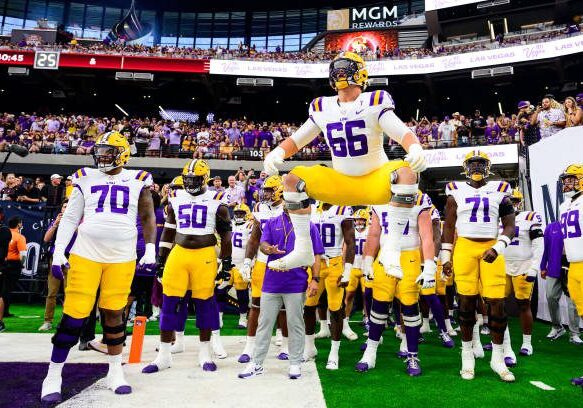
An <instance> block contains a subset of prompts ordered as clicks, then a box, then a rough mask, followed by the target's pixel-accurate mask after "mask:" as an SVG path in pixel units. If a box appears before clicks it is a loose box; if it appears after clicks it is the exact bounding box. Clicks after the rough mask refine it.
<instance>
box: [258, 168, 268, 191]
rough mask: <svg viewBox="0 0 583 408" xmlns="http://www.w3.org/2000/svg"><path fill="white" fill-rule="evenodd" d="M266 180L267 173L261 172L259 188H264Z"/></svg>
mask: <svg viewBox="0 0 583 408" xmlns="http://www.w3.org/2000/svg"><path fill="white" fill-rule="evenodd" d="M266 178H267V173H266V172H264V171H261V173H259V178H258V179H257V187H259V188H261V187H263V183H264V182H265V179H266Z"/></svg>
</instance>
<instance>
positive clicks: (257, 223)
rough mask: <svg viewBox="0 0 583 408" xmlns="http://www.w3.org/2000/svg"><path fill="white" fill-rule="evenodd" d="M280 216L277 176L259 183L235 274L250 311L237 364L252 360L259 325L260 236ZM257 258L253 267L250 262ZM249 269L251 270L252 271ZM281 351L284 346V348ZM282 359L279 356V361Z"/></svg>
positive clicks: (280, 183)
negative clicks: (247, 287) (246, 291)
mask: <svg viewBox="0 0 583 408" xmlns="http://www.w3.org/2000/svg"><path fill="white" fill-rule="evenodd" d="M282 212H283V181H282V179H281V177H280V176H277V175H274V176H269V177H267V178H266V179H265V181H264V182H263V186H262V189H261V200H260V202H259V203H257V204H256V205H255V208H254V211H253V213H252V214H253V218H254V222H253V230H252V231H251V236H250V237H249V241H248V243H247V248H246V249H245V259H244V260H243V265H241V267H240V269H239V271H240V272H241V276H242V277H243V279H245V280H246V281H247V282H249V281H251V309H250V310H249V320H248V322H247V340H246V342H245V348H244V349H243V352H242V353H241V355H240V356H239V359H238V361H239V363H248V362H250V361H251V358H252V357H253V350H254V348H255V334H256V333H257V325H258V323H259V311H260V307H261V287H262V286H263V278H264V277H265V268H266V267H267V255H265V254H264V253H263V252H261V251H259V243H260V241H261V232H262V229H263V226H264V225H265V223H266V222H267V221H268V220H269V219H270V218H273V217H277V216H278V215H280V214H281V213H282ZM256 256H257V259H256V261H255V265H253V259H254V258H255V257H256ZM252 269H253V270H252ZM283 348H284V350H283V351H285V345H284V347H283ZM283 357H284V356H283V355H282V358H283Z"/></svg>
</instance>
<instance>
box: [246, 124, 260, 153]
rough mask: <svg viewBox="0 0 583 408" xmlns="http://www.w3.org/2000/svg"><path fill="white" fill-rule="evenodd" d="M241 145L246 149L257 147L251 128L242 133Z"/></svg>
mask: <svg viewBox="0 0 583 408" xmlns="http://www.w3.org/2000/svg"><path fill="white" fill-rule="evenodd" d="M243 145H244V146H245V147H246V148H248V149H251V148H253V147H257V135H256V133H255V130H253V128H252V127H251V126H250V127H249V128H248V129H247V130H246V131H245V133H243Z"/></svg>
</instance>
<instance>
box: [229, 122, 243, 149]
mask: <svg viewBox="0 0 583 408" xmlns="http://www.w3.org/2000/svg"><path fill="white" fill-rule="evenodd" d="M227 136H228V137H229V140H230V141H231V144H235V143H241V131H240V130H239V126H238V124H237V121H236V120H234V121H233V122H232V123H231V127H230V128H229V129H228V130H227Z"/></svg>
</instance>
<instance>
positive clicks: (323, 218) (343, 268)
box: [304, 203, 354, 370]
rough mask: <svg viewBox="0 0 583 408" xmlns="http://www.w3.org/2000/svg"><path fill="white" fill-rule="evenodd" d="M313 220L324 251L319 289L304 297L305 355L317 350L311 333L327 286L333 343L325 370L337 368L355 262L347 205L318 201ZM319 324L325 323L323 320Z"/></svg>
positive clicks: (350, 211)
mask: <svg viewBox="0 0 583 408" xmlns="http://www.w3.org/2000/svg"><path fill="white" fill-rule="evenodd" d="M312 222H313V223H314V225H316V227H317V228H318V231H319V232H320V237H321V238H322V243H323V244H324V255H323V256H322V260H321V262H320V279H319V280H318V293H317V294H316V296H312V297H309V298H308V299H307V301H306V307H305V310H304V320H305V323H306V344H305V347H304V359H305V360H311V359H313V358H315V357H316V354H317V353H318V352H317V350H316V344H315V337H316V335H315V334H314V332H315V328H316V307H317V306H318V302H319V300H320V296H322V293H323V292H324V289H326V296H327V299H328V309H329V310H330V331H331V336H330V337H331V338H332V346H331V348H330V354H329V355H328V362H327V363H326V368H327V369H328V370H337V369H338V351H339V350H340V338H341V336H342V323H343V319H344V308H343V306H344V304H343V302H344V288H345V287H346V286H347V285H348V282H349V280H350V273H351V271H352V264H353V262H354V221H353V220H352V210H351V209H350V207H344V206H336V205H331V204H327V203H320V204H319V205H318V207H317V209H316V210H314V211H312ZM343 248H344V249H345V254H344V262H342V261H343V260H342V249H343ZM322 324H326V323H325V322H322Z"/></svg>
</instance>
